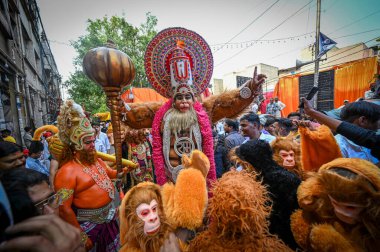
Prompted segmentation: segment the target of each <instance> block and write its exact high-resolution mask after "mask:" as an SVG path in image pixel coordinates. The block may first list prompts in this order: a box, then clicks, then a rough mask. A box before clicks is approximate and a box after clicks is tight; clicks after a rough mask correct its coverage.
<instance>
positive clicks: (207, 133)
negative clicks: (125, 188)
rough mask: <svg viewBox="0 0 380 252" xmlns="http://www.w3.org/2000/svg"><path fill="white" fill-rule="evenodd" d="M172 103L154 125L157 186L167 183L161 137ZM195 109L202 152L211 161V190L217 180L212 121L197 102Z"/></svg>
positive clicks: (208, 176)
mask: <svg viewBox="0 0 380 252" xmlns="http://www.w3.org/2000/svg"><path fill="white" fill-rule="evenodd" d="M172 102H173V100H172V99H170V100H169V101H167V102H166V103H165V104H164V105H163V106H162V107H161V108H160V109H159V110H158V111H157V113H156V115H155V117H154V119H153V124H152V136H153V164H154V172H155V174H156V179H157V184H159V185H163V184H165V183H166V182H167V178H166V174H165V161H164V155H163V152H162V149H163V145H162V136H161V123H162V120H163V118H164V116H165V113H166V112H167V111H168V110H169V109H170V108H171V107H172ZM194 109H195V111H196V112H197V117H198V122H199V128H200V130H201V135H202V151H203V153H204V154H205V155H206V156H207V157H208V159H209V160H210V171H209V172H208V174H207V186H208V188H210V186H211V183H212V182H213V181H215V180H216V171H215V160H214V142H213V138H212V131H211V125H210V120H209V118H208V116H207V113H206V111H205V110H204V109H203V107H202V104H201V103H199V102H196V103H195V104H194Z"/></svg>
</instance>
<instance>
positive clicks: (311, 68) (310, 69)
mask: <svg viewBox="0 0 380 252" xmlns="http://www.w3.org/2000/svg"><path fill="white" fill-rule="evenodd" d="M376 39H378V37H375V38H373V39H370V40H368V41H366V42H364V44H366V43H369V42H371V41H374V40H376ZM359 46H361V44H359V45H356V46H354V47H351V48H348V49H346V50H344V51H342V52H339V53H337V54H334V55H332V56H330V59H332V58H335V57H337V56H339V55H342V54H343V53H345V52H347V51H350V50H353V49H355V48H356V47H359ZM365 50H368V48H364V49H361V50H358V51H355V52H352V53H350V54H347V55H344V56H343V57H340V58H337V59H334V60H331V61H329V62H328V63H332V62H335V61H338V60H340V59H344V58H346V57H349V56H351V55H354V54H356V53H359V52H362V51H365ZM333 65H334V64H332V65H328V66H322V68H323V69H326V68H329V67H331V66H333ZM313 69H314V66H312V67H309V68H307V69H304V70H303V71H301V72H297V73H296V74H302V73H307V72H310V71H312V70H313ZM291 75H293V74H289V75H286V76H291ZM286 76H283V77H286ZM276 79H278V78H272V79H268V80H266V81H267V82H270V81H273V80H276Z"/></svg>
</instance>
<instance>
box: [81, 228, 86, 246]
mask: <svg viewBox="0 0 380 252" xmlns="http://www.w3.org/2000/svg"><path fill="white" fill-rule="evenodd" d="M80 237H81V242H82V244H83V245H86V243H87V240H88V235H87V234H86V232H83V231H82V232H80Z"/></svg>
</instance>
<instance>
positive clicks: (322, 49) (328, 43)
mask: <svg viewBox="0 0 380 252" xmlns="http://www.w3.org/2000/svg"><path fill="white" fill-rule="evenodd" d="M335 45H336V42H335V41H334V40H332V39H330V38H329V37H327V36H326V35H325V34H323V33H322V32H320V33H319V54H318V59H319V58H321V57H322V56H323V55H324V54H325V53H327V52H328V51H329V50H330V49H331V48H333V47H334V46H335Z"/></svg>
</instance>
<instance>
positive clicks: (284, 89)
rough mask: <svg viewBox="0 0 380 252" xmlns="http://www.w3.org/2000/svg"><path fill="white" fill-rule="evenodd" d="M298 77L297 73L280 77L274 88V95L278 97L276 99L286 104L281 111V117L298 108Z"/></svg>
mask: <svg viewBox="0 0 380 252" xmlns="http://www.w3.org/2000/svg"><path fill="white" fill-rule="evenodd" d="M298 77H299V76H298V75H293V76H286V77H282V78H280V79H279V80H278V82H277V84H276V87H275V89H274V97H278V99H279V100H280V101H281V102H283V103H284V104H285V105H286V107H285V108H284V109H283V110H282V111H281V116H282V117H286V116H288V114H289V113H290V112H295V111H297V110H298V105H299V81H298Z"/></svg>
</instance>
